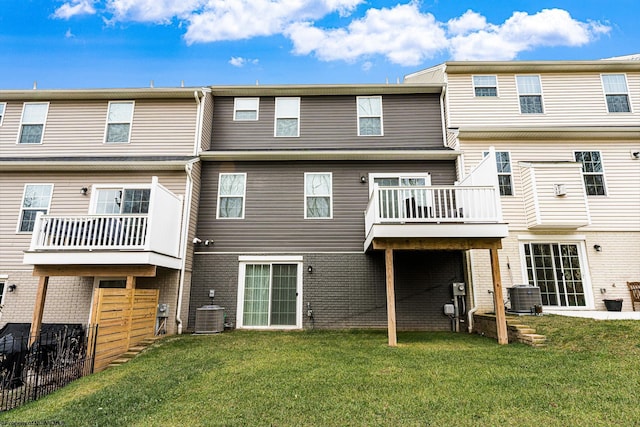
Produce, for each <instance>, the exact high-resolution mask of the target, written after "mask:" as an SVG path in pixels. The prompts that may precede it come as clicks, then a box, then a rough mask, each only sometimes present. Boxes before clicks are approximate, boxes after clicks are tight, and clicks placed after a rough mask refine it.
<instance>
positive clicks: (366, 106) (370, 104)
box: [357, 96, 384, 136]
mask: <svg viewBox="0 0 640 427" xmlns="http://www.w3.org/2000/svg"><path fill="white" fill-rule="evenodd" d="M357 104H358V105H357V110H358V136H382V135H384V129H383V124H382V97H381V96H358V97H357Z"/></svg>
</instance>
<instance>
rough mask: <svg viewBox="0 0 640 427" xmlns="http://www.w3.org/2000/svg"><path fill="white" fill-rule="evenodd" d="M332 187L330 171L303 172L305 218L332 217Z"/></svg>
mask: <svg viewBox="0 0 640 427" xmlns="http://www.w3.org/2000/svg"><path fill="white" fill-rule="evenodd" d="M332 193H333V189H332V174H331V172H324V173H320V172H308V173H305V174H304V217H305V219H321V218H325V219H330V218H332V217H333V194H332Z"/></svg>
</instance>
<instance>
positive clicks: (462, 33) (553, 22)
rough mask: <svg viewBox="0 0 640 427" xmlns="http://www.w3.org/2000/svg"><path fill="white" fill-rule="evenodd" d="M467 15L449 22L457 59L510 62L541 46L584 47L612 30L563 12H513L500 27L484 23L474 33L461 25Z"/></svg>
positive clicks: (453, 52)
mask: <svg viewBox="0 0 640 427" xmlns="http://www.w3.org/2000/svg"><path fill="white" fill-rule="evenodd" d="M471 13H473V14H475V12H471ZM469 14H470V12H469V11H468V12H467V13H465V15H463V16H462V17H461V18H460V19H459V20H452V21H449V25H450V27H449V31H450V32H451V33H453V34H455V35H454V36H453V37H452V38H451V39H450V51H451V55H452V57H453V58H454V59H456V60H510V59H514V58H516V57H517V55H518V54H519V53H520V52H523V51H527V50H532V49H535V48H537V47H542V46H547V47H553V46H583V45H585V44H587V43H589V42H591V41H593V40H595V39H596V38H597V37H598V36H599V35H601V34H607V33H608V32H609V31H610V29H611V28H610V27H608V26H606V25H604V24H601V23H599V22H580V21H577V20H575V19H573V18H572V17H571V15H570V14H569V12H567V11H566V10H562V9H544V10H542V11H540V12H538V13H536V14H535V15H529V14H527V13H525V12H514V13H513V15H512V16H511V17H510V18H509V19H507V20H506V21H505V22H504V23H503V24H502V25H492V24H486V25H485V26H484V27H483V28H476V29H475V30H474V29H473V25H470V26H468V27H465V25H464V23H463V21H464V19H463V18H464V17H465V16H466V15H469ZM476 15H477V14H476ZM478 16H480V15H478ZM475 22H476V23H479V22H480V21H479V20H478V19H475Z"/></svg>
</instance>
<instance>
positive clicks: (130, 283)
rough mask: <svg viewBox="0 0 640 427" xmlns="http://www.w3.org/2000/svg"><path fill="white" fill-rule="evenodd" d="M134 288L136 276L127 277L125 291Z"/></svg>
mask: <svg viewBox="0 0 640 427" xmlns="http://www.w3.org/2000/svg"><path fill="white" fill-rule="evenodd" d="M135 288H136V276H127V289H135Z"/></svg>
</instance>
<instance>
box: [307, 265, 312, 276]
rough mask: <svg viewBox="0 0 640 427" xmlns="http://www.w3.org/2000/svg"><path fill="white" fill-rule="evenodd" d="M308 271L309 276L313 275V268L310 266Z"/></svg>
mask: <svg viewBox="0 0 640 427" xmlns="http://www.w3.org/2000/svg"><path fill="white" fill-rule="evenodd" d="M307 271H308V272H309V274H312V273H313V266H311V265H310V266H309V267H307Z"/></svg>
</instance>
